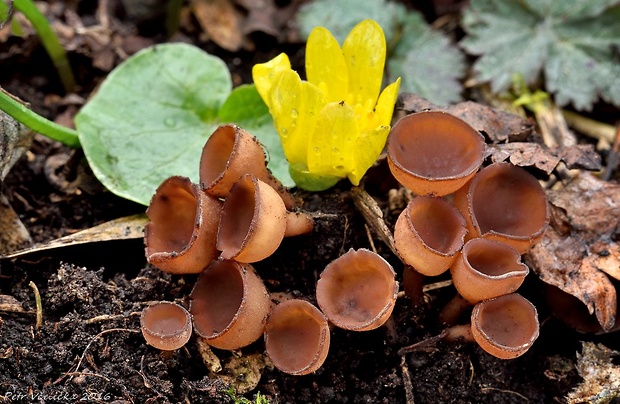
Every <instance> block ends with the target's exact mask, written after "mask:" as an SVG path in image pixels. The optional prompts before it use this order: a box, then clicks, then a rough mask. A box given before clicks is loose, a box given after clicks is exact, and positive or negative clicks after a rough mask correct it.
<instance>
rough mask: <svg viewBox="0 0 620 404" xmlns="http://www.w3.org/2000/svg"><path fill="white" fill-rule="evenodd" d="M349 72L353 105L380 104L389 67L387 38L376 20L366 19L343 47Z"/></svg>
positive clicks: (350, 95) (354, 29)
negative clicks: (386, 70) (386, 64)
mask: <svg viewBox="0 0 620 404" xmlns="http://www.w3.org/2000/svg"><path fill="white" fill-rule="evenodd" d="M342 52H343V54H344V59H345V62H346V64H347V70H348V72H349V97H348V98H347V100H348V101H349V102H350V103H352V104H357V103H359V104H366V103H368V104H369V106H370V107H371V108H372V106H373V105H374V104H375V102H376V101H377V97H378V96H379V91H380V90H381V82H382V81H383V67H384V65H385V52H386V45H385V36H384V34H383V30H382V29H381V27H380V26H379V24H377V23H376V22H375V21H373V20H364V21H362V22H360V23H359V24H357V25H356V26H355V27H354V28H353V29H352V30H351V32H350V33H349V35H348V36H347V38H346V39H345V41H344V44H343V45H342Z"/></svg>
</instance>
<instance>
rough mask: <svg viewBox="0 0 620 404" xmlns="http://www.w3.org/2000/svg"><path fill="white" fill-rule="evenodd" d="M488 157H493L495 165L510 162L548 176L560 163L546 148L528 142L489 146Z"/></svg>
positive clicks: (487, 149)
mask: <svg viewBox="0 0 620 404" xmlns="http://www.w3.org/2000/svg"><path fill="white" fill-rule="evenodd" d="M486 157H491V161H493V162H494V163H497V162H501V161H506V160H508V161H510V162H511V163H512V164H514V165H516V166H534V167H536V168H538V169H539V170H541V171H544V172H545V173H547V174H551V172H552V171H553V170H554V169H555V167H556V166H557V165H558V163H559V162H560V158H559V157H558V156H554V155H553V154H552V153H550V152H549V150H548V149H547V148H546V147H543V146H541V145H539V144H537V143H528V142H513V143H505V144H491V145H487V148H486Z"/></svg>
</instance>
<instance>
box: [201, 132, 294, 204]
mask: <svg viewBox="0 0 620 404" xmlns="http://www.w3.org/2000/svg"><path fill="white" fill-rule="evenodd" d="M244 174H253V175H254V176H255V177H257V178H259V179H260V180H261V181H263V182H265V183H267V184H269V185H270V186H271V187H273V188H274V189H275V190H276V192H278V193H279V194H280V196H281V197H282V200H283V201H284V204H285V205H286V207H287V208H288V209H290V210H292V209H293V208H294V207H295V206H296V203H295V199H294V198H293V196H292V195H291V194H290V192H289V191H288V190H287V189H286V188H285V187H284V186H283V185H282V183H281V182H280V181H279V180H278V179H277V178H275V177H274V176H273V174H271V172H270V171H269V170H268V169H267V166H266V163H265V153H264V152H263V148H262V146H261V144H260V142H259V141H258V139H256V137H254V136H252V135H251V134H249V133H248V132H246V131H245V130H243V129H241V128H240V127H238V126H237V125H233V124H228V125H221V126H220V127H218V128H217V129H216V130H215V132H213V134H211V136H210V137H209V139H208V140H207V142H206V143H205V145H204V148H203V149H202V155H201V157H200V185H201V187H202V189H203V190H204V191H205V192H206V193H208V194H210V195H213V196H216V197H219V198H225V197H226V196H227V195H228V192H229V191H230V189H231V188H232V186H233V185H234V184H235V182H237V180H238V179H239V178H241V176H243V175H244Z"/></svg>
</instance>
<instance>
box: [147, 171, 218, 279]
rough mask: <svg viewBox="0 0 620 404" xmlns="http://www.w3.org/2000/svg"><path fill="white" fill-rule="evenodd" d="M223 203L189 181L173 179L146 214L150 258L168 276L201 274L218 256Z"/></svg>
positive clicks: (157, 196) (168, 181)
mask: <svg viewBox="0 0 620 404" xmlns="http://www.w3.org/2000/svg"><path fill="white" fill-rule="evenodd" d="M221 209H222V203H221V202H220V201H219V200H218V199H217V198H214V197H212V196H209V195H207V194H205V193H204V192H201V191H200V190H199V189H198V186H197V185H196V184H193V183H192V182H191V181H190V179H189V178H187V177H180V176H173V177H170V178H168V179H166V180H165V181H164V182H162V184H161V185H160V186H159V187H158V188H157V190H156V191H155V195H153V198H152V199H151V203H150V205H149V207H148V209H147V211H146V214H147V216H148V217H149V219H150V220H151V221H150V222H149V223H147V225H146V227H145V229H144V243H145V246H146V248H145V251H146V258H147V260H148V262H149V263H151V264H153V265H155V266H156V267H157V268H159V269H161V270H162V271H164V272H170V273H173V274H190V273H200V272H201V271H202V270H203V269H204V268H205V267H206V266H207V265H208V264H209V262H210V261H211V260H212V259H213V258H215V256H216V255H217V250H216V248H215V243H216V238H217V229H218V224H219V217H220V211H221Z"/></svg>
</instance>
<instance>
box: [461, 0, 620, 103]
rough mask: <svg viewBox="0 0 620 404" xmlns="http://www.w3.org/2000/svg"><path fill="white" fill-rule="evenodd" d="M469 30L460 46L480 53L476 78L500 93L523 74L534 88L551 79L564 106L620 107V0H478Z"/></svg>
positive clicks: (468, 13) (467, 18)
mask: <svg viewBox="0 0 620 404" xmlns="http://www.w3.org/2000/svg"><path fill="white" fill-rule="evenodd" d="M463 27H464V29H465V31H466V33H467V36H466V37H465V39H464V40H463V41H461V45H462V46H463V47H464V48H465V50H467V51H468V52H469V53H471V54H473V55H479V56H480V57H479V58H478V60H477V61H476V63H475V64H474V69H475V71H476V74H477V77H478V79H479V80H480V81H485V82H486V81H488V82H490V83H491V88H492V90H493V91H495V92H500V91H503V90H506V89H507V88H508V87H509V85H510V79H511V77H512V75H513V74H514V73H519V74H521V75H522V76H523V77H524V78H525V80H526V81H527V83H528V84H530V85H533V84H535V83H536V82H538V81H539V80H540V79H541V77H544V80H545V86H546V90H547V91H548V92H550V93H552V94H553V95H554V97H555V101H556V103H557V104H559V105H560V106H564V105H567V104H569V103H572V104H573V105H574V106H575V108H577V109H581V110H589V109H591V108H592V105H593V104H594V102H596V101H597V99H598V98H599V97H600V98H602V99H604V100H605V101H607V102H610V103H612V104H615V105H620V80H618V77H620V67H619V65H618V61H617V46H618V44H620V6H618V2H617V0H575V1H570V2H564V1H555V0H523V1H514V0H472V1H471V3H470V6H469V7H468V8H467V9H466V10H465V13H464V15H463ZM541 73H542V74H544V76H541Z"/></svg>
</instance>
